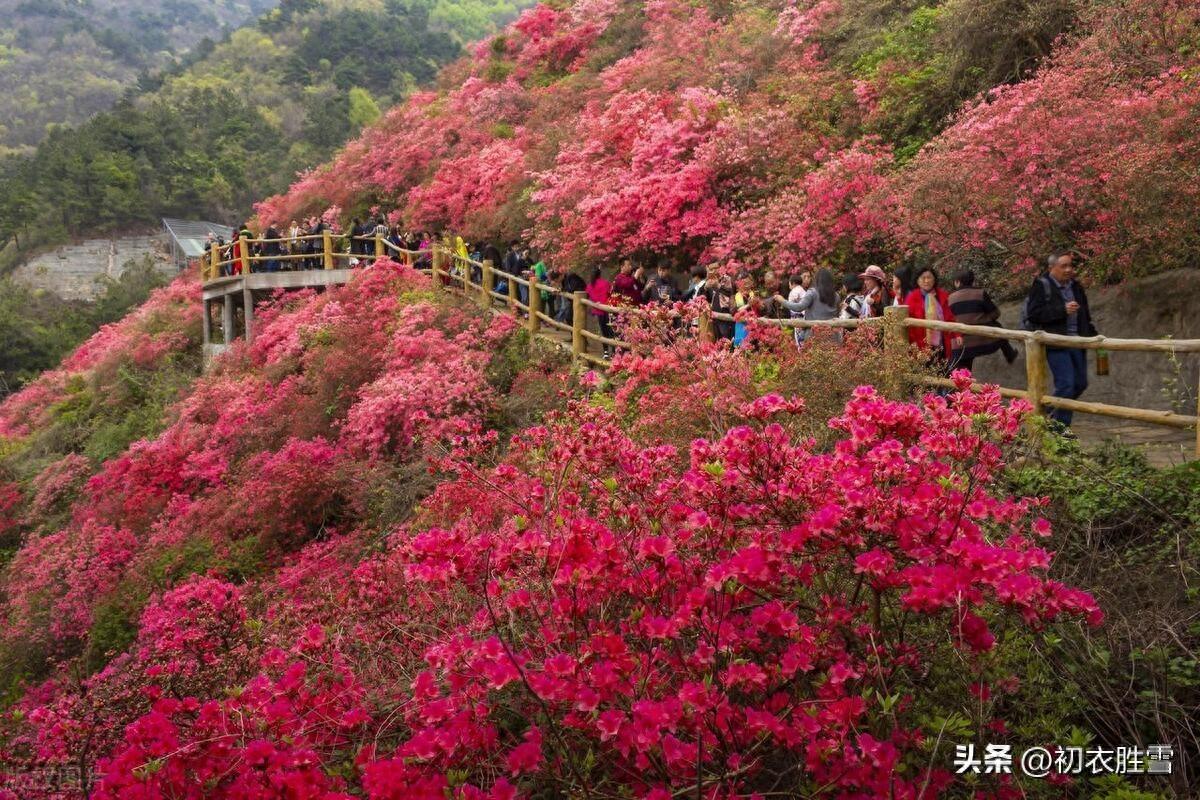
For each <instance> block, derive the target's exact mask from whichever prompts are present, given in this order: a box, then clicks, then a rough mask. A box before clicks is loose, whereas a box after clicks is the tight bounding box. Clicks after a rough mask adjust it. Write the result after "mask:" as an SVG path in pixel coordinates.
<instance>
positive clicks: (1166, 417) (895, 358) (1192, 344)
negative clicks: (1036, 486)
mask: <svg viewBox="0 0 1200 800" xmlns="http://www.w3.org/2000/svg"><path fill="white" fill-rule="evenodd" d="M431 268H432V277H433V283H434V287H435V289H447V288H448V289H451V290H453V291H455V292H457V293H459V294H462V295H464V296H467V297H471V296H474V297H476V298H477V299H478V302H479V303H480V305H482V306H483V307H484V308H489V309H496V307H497V306H498V305H499V306H500V307H502V308H505V309H507V310H509V311H513V312H516V313H518V314H520V315H522V316H524V317H525V324H526V326H527V328H528V330H529V332H530V334H531V335H533V336H541V337H542V338H545V339H549V340H551V341H553V342H555V343H557V344H559V345H561V346H566V345H567V342H568V341H569V344H570V349H571V356H572V358H573V359H575V360H577V361H580V362H584V363H588V364H593V365H596V366H601V367H604V366H607V364H608V363H609V362H608V359H606V358H605V357H604V356H603V355H600V354H596V353H591V352H589V351H588V350H589V349H588V343H590V342H596V343H598V344H599V345H601V347H602V348H603V347H609V348H615V349H629V348H630V347H631V345H630V344H629V343H628V342H625V341H622V340H620V339H611V338H607V337H605V336H602V335H600V334H598V333H595V332H594V331H591V330H588V328H587V317H588V316H591V314H590V312H591V311H592V310H593V309H594V310H596V311H600V312H606V313H609V314H624V315H629V314H636V313H638V310H637V308H636V307H629V306H611V305H605V304H602V303H596V302H593V301H592V300H590V299H589V298H588V297H587V294H586V293H585V292H574V293H573V294H570V295H568V294H567V293H564V292H563V291H562V290H560V289H557V288H555V287H553V286H549V285H546V284H543V283H541V282H539V281H538V280H537V278H536V277H530V278H528V279H527V278H521V277H517V276H513V275H508V274H507V273H502V272H499V271H498V270H497V269H496V267H495V265H494V264H492V263H491V262H490V261H482V262H480V261H474V260H472V259H464V258H462V257H461V256H458V255H456V254H454V253H452V252H450V251H448V250H446V249H445V248H442V247H435V248H434V250H433V255H432V264H431ZM498 272H499V274H500V275H501V276H502V279H503V280H504V281H506V282H507V285H508V291H507V292H505V293H499V292H496V291H495V286H496V283H497V281H496V276H497V273H498ZM473 273H475V274H478V276H479V280H478V282H476V281H475V280H472V276H473ZM518 286H524V287H526V288H527V289H528V293H527V295H526V296H527V297H528V301H527V302H525V303H522V302H521V300H520V297H519V293H518V291H517V287H518ZM543 293H546V294H547V295H548V296H551V297H554V296H557V297H567V298H568V300H569V302H570V303H571V307H572V314H571V324H570V325H568V324H565V323H562V322H559V321H558V320H555V319H554V318H553V317H551V316H550V315H548V314H546V313H545V309H544V308H543V300H542V294H543ZM713 320H719V321H723V322H733V321H734V318H733V317H732V316H730V315H728V314H720V313H715V312H706V313H704V314H702V315H701V318H700V323H699V332H698V333H699V335H700V336H701V337H703V338H711V336H712V329H711V325H712V322H713ZM757 323H758V324H766V325H775V326H778V327H780V328H809V329H811V328H857V327H860V326H862V325H881V326H882V327H883V329H884V336H883V348H884V355H885V359H887V360H888V361H890V362H892V363H894V364H895V366H896V369H897V370H899V371H907V366H906V365H907V363H908V358H909V353H910V350H911V348H910V345H909V340H908V329H909V328H927V329H933V330H939V331H942V332H944V333H947V334H967V335H972V336H979V337H985V338H989V339H1007V340H1009V341H1016V342H1021V344H1022V345H1023V346H1024V348H1025V367H1026V380H1025V387H1024V388H1014V387H1006V386H1002V387H999V389H1000V394H1001V395H1002V396H1004V397H1007V398H1023V399H1025V400H1028V401H1029V403H1030V405H1032V406H1033V408H1034V411H1035V412H1038V413H1040V412H1043V411H1045V410H1046V409H1048V408H1058V409H1063V410H1067V411H1077V412H1082V413H1086V414H1098V415H1101V416H1106V417H1114V418H1117V419H1124V420H1130V421H1133V422H1142V423H1149V424H1153V425H1165V426H1169V427H1172V428H1183V429H1191V430H1195V431H1196V445H1195V452H1196V456H1197V457H1198V458H1200V425H1198V424H1197V421H1198V417H1200V408H1198V409H1197V412H1198V413H1197V414H1196V415H1192V414H1179V413H1175V412H1173V411H1159V410H1152V409H1143V408H1132V407H1129V406H1119V405H1110V404H1108V403H1091V402H1085V401H1082V400H1069V399H1067V398H1063V397H1055V396H1054V395H1053V394H1051V392H1052V390H1053V383H1052V380H1051V376H1050V372H1049V368H1048V366H1047V363H1046V348H1048V347H1052V348H1069V349H1082V350H1112V351H1130V352H1143V353H1163V354H1175V355H1180V354H1188V353H1191V354H1195V353H1200V339H1114V338H1109V337H1106V336H1092V337H1081V336H1060V335H1057V334H1051V333H1046V332H1044V331H1025V330H1010V329H1006V328H997V327H992V326H987V325H964V324H962V323H957V322H943V321H940V320H925V319H912V318H910V317H909V316H908V309H907V308H905V307H903V306H893V307H890V308H887V309H886V310H885V312H884V316H883V317H882V318H875V319H868V320H857V319H849V320H844V319H833V320H804V319H765V318H763V319H758V320H757ZM547 328H548V329H551V330H556V331H560V332H561V333H562V334H564V335H566V334H569V340H566V338H565V336H564V337H563V338H558V337H555V336H553V335H548V334H547V333H546V329H547ZM907 380H909V381H911V382H912V383H914V384H918V385H925V386H933V387H951V386H953V385H954V384H953V383H952V382H951V381H950V380H949V379H948V378H937V377H931V376H928V375H908V376H907ZM978 385H979V384H976V386H978Z"/></svg>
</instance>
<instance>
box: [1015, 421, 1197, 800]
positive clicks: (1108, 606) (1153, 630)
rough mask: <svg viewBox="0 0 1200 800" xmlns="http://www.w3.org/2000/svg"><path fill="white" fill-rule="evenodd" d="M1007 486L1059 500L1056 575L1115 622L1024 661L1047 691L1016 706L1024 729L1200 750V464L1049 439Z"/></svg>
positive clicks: (1068, 635) (1098, 791) (1022, 668)
mask: <svg viewBox="0 0 1200 800" xmlns="http://www.w3.org/2000/svg"><path fill="white" fill-rule="evenodd" d="M1008 480H1009V482H1010V484H1011V488H1012V490H1013V491H1014V492H1021V493H1026V494H1031V495H1043V496H1047V497H1049V498H1050V501H1051V503H1050V506H1049V508H1048V510H1047V516H1048V518H1049V519H1050V520H1051V522H1052V523H1053V525H1054V529H1055V532H1054V538H1053V540H1052V542H1051V543H1050V546H1049V549H1051V550H1053V551H1055V552H1056V558H1055V571H1056V572H1057V573H1058V577H1059V578H1060V579H1062V580H1064V581H1066V582H1068V583H1071V584H1072V585H1076V586H1079V587H1081V588H1083V589H1085V590H1087V591H1089V592H1091V593H1092V594H1093V595H1094V596H1095V597H1096V599H1097V601H1098V602H1099V604H1100V607H1101V608H1102V609H1103V610H1104V612H1105V614H1106V616H1107V620H1106V623H1105V625H1104V626H1103V627H1102V628H1100V629H1098V630H1093V631H1089V630H1084V629H1068V630H1066V631H1065V632H1064V635H1063V636H1061V637H1060V638H1055V639H1051V640H1048V641H1047V646H1046V647H1045V648H1042V649H1031V650H1029V651H1028V655H1029V658H1028V660H1027V661H1026V662H1025V663H1023V664H1019V665H1013V667H1012V669H1013V672H1014V673H1015V674H1018V675H1025V674H1040V675H1042V676H1043V679H1044V684H1045V685H1044V686H1043V687H1042V691H1041V692H1040V695H1039V698H1038V699H1037V700H1034V701H1030V702H1029V703H1028V704H1026V705H1024V706H1022V707H1021V708H1016V709H1014V714H1015V715H1016V718H1017V719H1018V720H1019V721H1020V722H1019V724H1021V725H1025V726H1027V727H1036V726H1038V725H1039V724H1040V725H1041V727H1043V728H1045V727H1046V721H1047V720H1051V721H1056V722H1057V723H1058V724H1060V725H1075V726H1078V727H1079V728H1080V729H1082V730H1085V731H1090V732H1093V733H1094V734H1095V735H1096V736H1097V737H1098V738H1100V739H1102V740H1103V741H1105V742H1133V741H1140V742H1142V743H1143V744H1146V743H1158V742H1169V743H1171V744H1173V745H1174V746H1175V747H1176V752H1177V753H1179V752H1180V751H1181V750H1182V752H1184V753H1188V752H1192V753H1194V752H1200V736H1198V735H1197V734H1196V732H1195V730H1194V727H1193V722H1194V720H1195V719H1197V718H1200V622H1197V618H1196V614H1195V608H1196V603H1197V601H1198V600H1200V590H1198V589H1197V588H1196V587H1197V586H1200V491H1198V487H1200V461H1191V462H1189V463H1186V464H1183V465H1181V466H1177V467H1174V468H1171V469H1163V470H1159V469H1155V468H1153V467H1152V466H1150V465H1149V464H1148V463H1147V462H1146V460H1145V458H1144V457H1143V456H1142V455H1141V454H1140V453H1138V452H1136V451H1134V450H1131V449H1128V448H1125V447H1122V446H1120V445H1117V444H1112V443H1110V444H1107V445H1105V446H1103V447H1101V448H1099V449H1097V450H1095V451H1091V452H1088V451H1084V450H1082V449H1080V447H1079V446H1078V445H1077V444H1076V443H1074V442H1073V441H1066V440H1062V439H1058V438H1055V437H1050V438H1049V439H1048V440H1047V442H1045V446H1044V447H1040V448H1039V449H1038V451H1037V452H1036V453H1034V454H1033V455H1032V456H1031V457H1030V458H1029V459H1028V460H1026V461H1025V462H1024V463H1023V464H1021V465H1020V466H1016V467H1014V468H1012V469H1010V470H1009V474H1008ZM1039 719H1041V720H1042V722H1041V723H1039V722H1038V720H1039ZM1030 733H1032V729H1031V730H1030ZM1191 777H1192V779H1194V774H1192V775H1191ZM1187 779H1188V774H1183V775H1177V776H1176V781H1177V782H1180V781H1186V780H1187ZM1092 788H1094V790H1095V792H1094V793H1093V794H1089V796H1096V797H1111V798H1138V797H1141V796H1142V795H1141V794H1139V793H1137V792H1136V791H1134V790H1133V789H1132V788H1130V787H1127V786H1124V785H1122V784H1120V783H1117V782H1109V783H1103V782H1100V783H1098V784H1097V785H1096V786H1095V787H1092ZM1175 788H1176V789H1177V790H1181V789H1183V788H1184V786H1183V785H1182V784H1179V785H1177V786H1176V787H1175ZM1164 789H1165V787H1164Z"/></svg>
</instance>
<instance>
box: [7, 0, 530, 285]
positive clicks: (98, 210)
mask: <svg viewBox="0 0 1200 800" xmlns="http://www.w3.org/2000/svg"><path fill="white" fill-rule="evenodd" d="M515 13H516V6H514V5H513V4H512V3H510V2H509V1H508V0H499V1H498V2H497V1H496V0H465V2H448V1H447V0H435V1H433V2H411V3H410V2H404V1H403V0H328V2H318V0H284V2H282V3H279V4H278V6H276V7H275V8H273V9H272V10H271V11H270V12H269V13H267V14H264V15H262V16H261V17H259V18H258V19H257V20H256V21H255V22H254V23H252V24H250V25H246V26H244V27H242V28H239V29H237V30H235V31H233V32H232V33H230V34H229V35H227V36H225V38H224V39H223V40H222V41H220V42H216V43H213V42H208V43H206V44H205V45H204V46H202V47H197V48H196V50H195V51H194V52H193V53H192V54H191V55H189V56H188V57H187V58H186V59H184V60H183V61H182V62H181V63H180V64H178V65H176V66H174V67H171V68H167V69H164V70H161V71H159V72H157V73H154V74H153V75H147V76H144V77H143V79H142V81H141V83H140V89H139V90H138V91H135V92H132V93H130V95H129V96H127V97H125V98H123V99H122V100H121V101H119V103H118V104H117V105H116V106H115V107H114V108H113V109H112V110H111V111H108V112H105V113H101V114H98V115H96V116H94V117H92V118H91V119H90V120H88V121H87V122H86V123H84V124H82V125H80V126H79V127H77V128H67V129H61V130H55V131H53V132H52V133H51V134H50V135H49V136H48V137H47V138H46V139H45V141H43V142H42V143H41V144H40V145H39V146H38V148H37V149H36V151H35V152H34V153H33V154H32V155H30V156H28V157H20V158H17V157H10V158H8V159H5V160H4V161H3V162H0V242H7V243H8V248H7V250H6V251H5V253H4V256H3V259H2V260H0V268H2V267H3V265H4V264H6V263H7V264H12V263H14V262H15V261H17V260H19V259H20V258H21V257H22V254H23V253H27V252H28V251H29V250H30V248H35V247H38V246H41V245H45V244H50V243H54V242H58V241H61V240H63V239H66V238H69V237H77V236H82V235H85V234H92V233H100V232H107V231H112V230H116V229H122V228H127V227H131V226H138V225H141V224H144V223H149V222H153V221H154V220H155V219H156V218H157V217H159V216H163V215H171V216H181V217H187V216H197V215H198V216H203V217H206V218H211V219H221V220H229V221H235V220H237V219H239V218H244V216H245V215H246V214H248V213H249V212H250V209H251V205H252V203H253V202H254V201H255V200H256V199H258V198H260V197H262V196H263V195H265V194H269V193H271V192H273V191H280V190H282V189H284V188H286V187H287V185H288V184H289V183H290V182H291V181H292V180H293V179H294V178H295V176H296V174H297V172H300V171H303V170H306V169H309V168H311V167H313V166H315V165H316V164H318V163H321V162H322V161H323V160H325V159H327V158H329V157H330V155H332V153H333V152H334V151H335V150H336V149H337V148H338V147H340V146H341V145H342V144H343V143H344V142H345V141H346V140H347V139H348V138H350V137H352V136H354V135H355V134H357V133H358V132H359V131H360V130H361V129H362V127H363V126H364V125H367V124H369V123H371V122H373V121H374V120H375V119H376V118H378V117H379V115H380V114H381V111H382V109H386V108H387V107H388V106H390V105H392V104H394V103H396V102H397V101H399V100H401V99H402V98H404V97H405V96H407V95H408V94H409V93H410V92H411V91H412V90H413V89H414V88H416V87H419V86H421V85H423V84H427V83H429V82H431V81H432V80H433V79H434V77H435V76H436V75H437V70H438V68H439V67H440V66H441V65H443V64H446V63H448V62H449V61H451V60H453V59H454V58H456V57H457V56H458V55H459V54H460V53H461V52H462V44H463V42H464V41H466V40H468V39H469V38H471V37H474V36H475V35H477V34H479V33H481V32H483V33H486V32H489V31H494V30H496V29H497V27H498V26H499V25H500V24H502V23H503V22H505V21H506V20H508V19H509V18H511V17H513V16H515ZM214 30H216V28H214Z"/></svg>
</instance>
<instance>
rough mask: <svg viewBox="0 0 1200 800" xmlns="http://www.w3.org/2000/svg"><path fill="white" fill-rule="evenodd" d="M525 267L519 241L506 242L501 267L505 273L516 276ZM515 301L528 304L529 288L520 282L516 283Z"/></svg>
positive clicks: (519, 274) (523, 270)
mask: <svg viewBox="0 0 1200 800" xmlns="http://www.w3.org/2000/svg"><path fill="white" fill-rule="evenodd" d="M525 267H526V264H525V260H524V259H522V258H521V243H520V242H519V241H517V240H516V239H514V240H512V241H511V242H509V243H508V250H507V251H505V253H504V263H503V265H502V267H501V269H503V270H504V273H505V274H506V275H511V276H512V277H514V278H518V277H520V276H521V274H522V273H524V272H525ZM517 302H519V303H520V304H521V305H528V304H529V288H528V287H526V286H525V285H524V284H522V283H517Z"/></svg>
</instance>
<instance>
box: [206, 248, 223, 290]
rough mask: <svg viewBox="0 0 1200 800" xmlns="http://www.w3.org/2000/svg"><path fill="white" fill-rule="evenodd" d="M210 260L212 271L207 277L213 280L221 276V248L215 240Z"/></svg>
mask: <svg viewBox="0 0 1200 800" xmlns="http://www.w3.org/2000/svg"><path fill="white" fill-rule="evenodd" d="M210 260H211V261H212V266H211V267H210V269H211V270H212V272H211V274H210V275H209V278H208V279H209V280H210V281H215V280H216V279H217V278H219V277H221V248H219V247H217V243H216V242H213V245H212V258H211V259H210Z"/></svg>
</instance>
